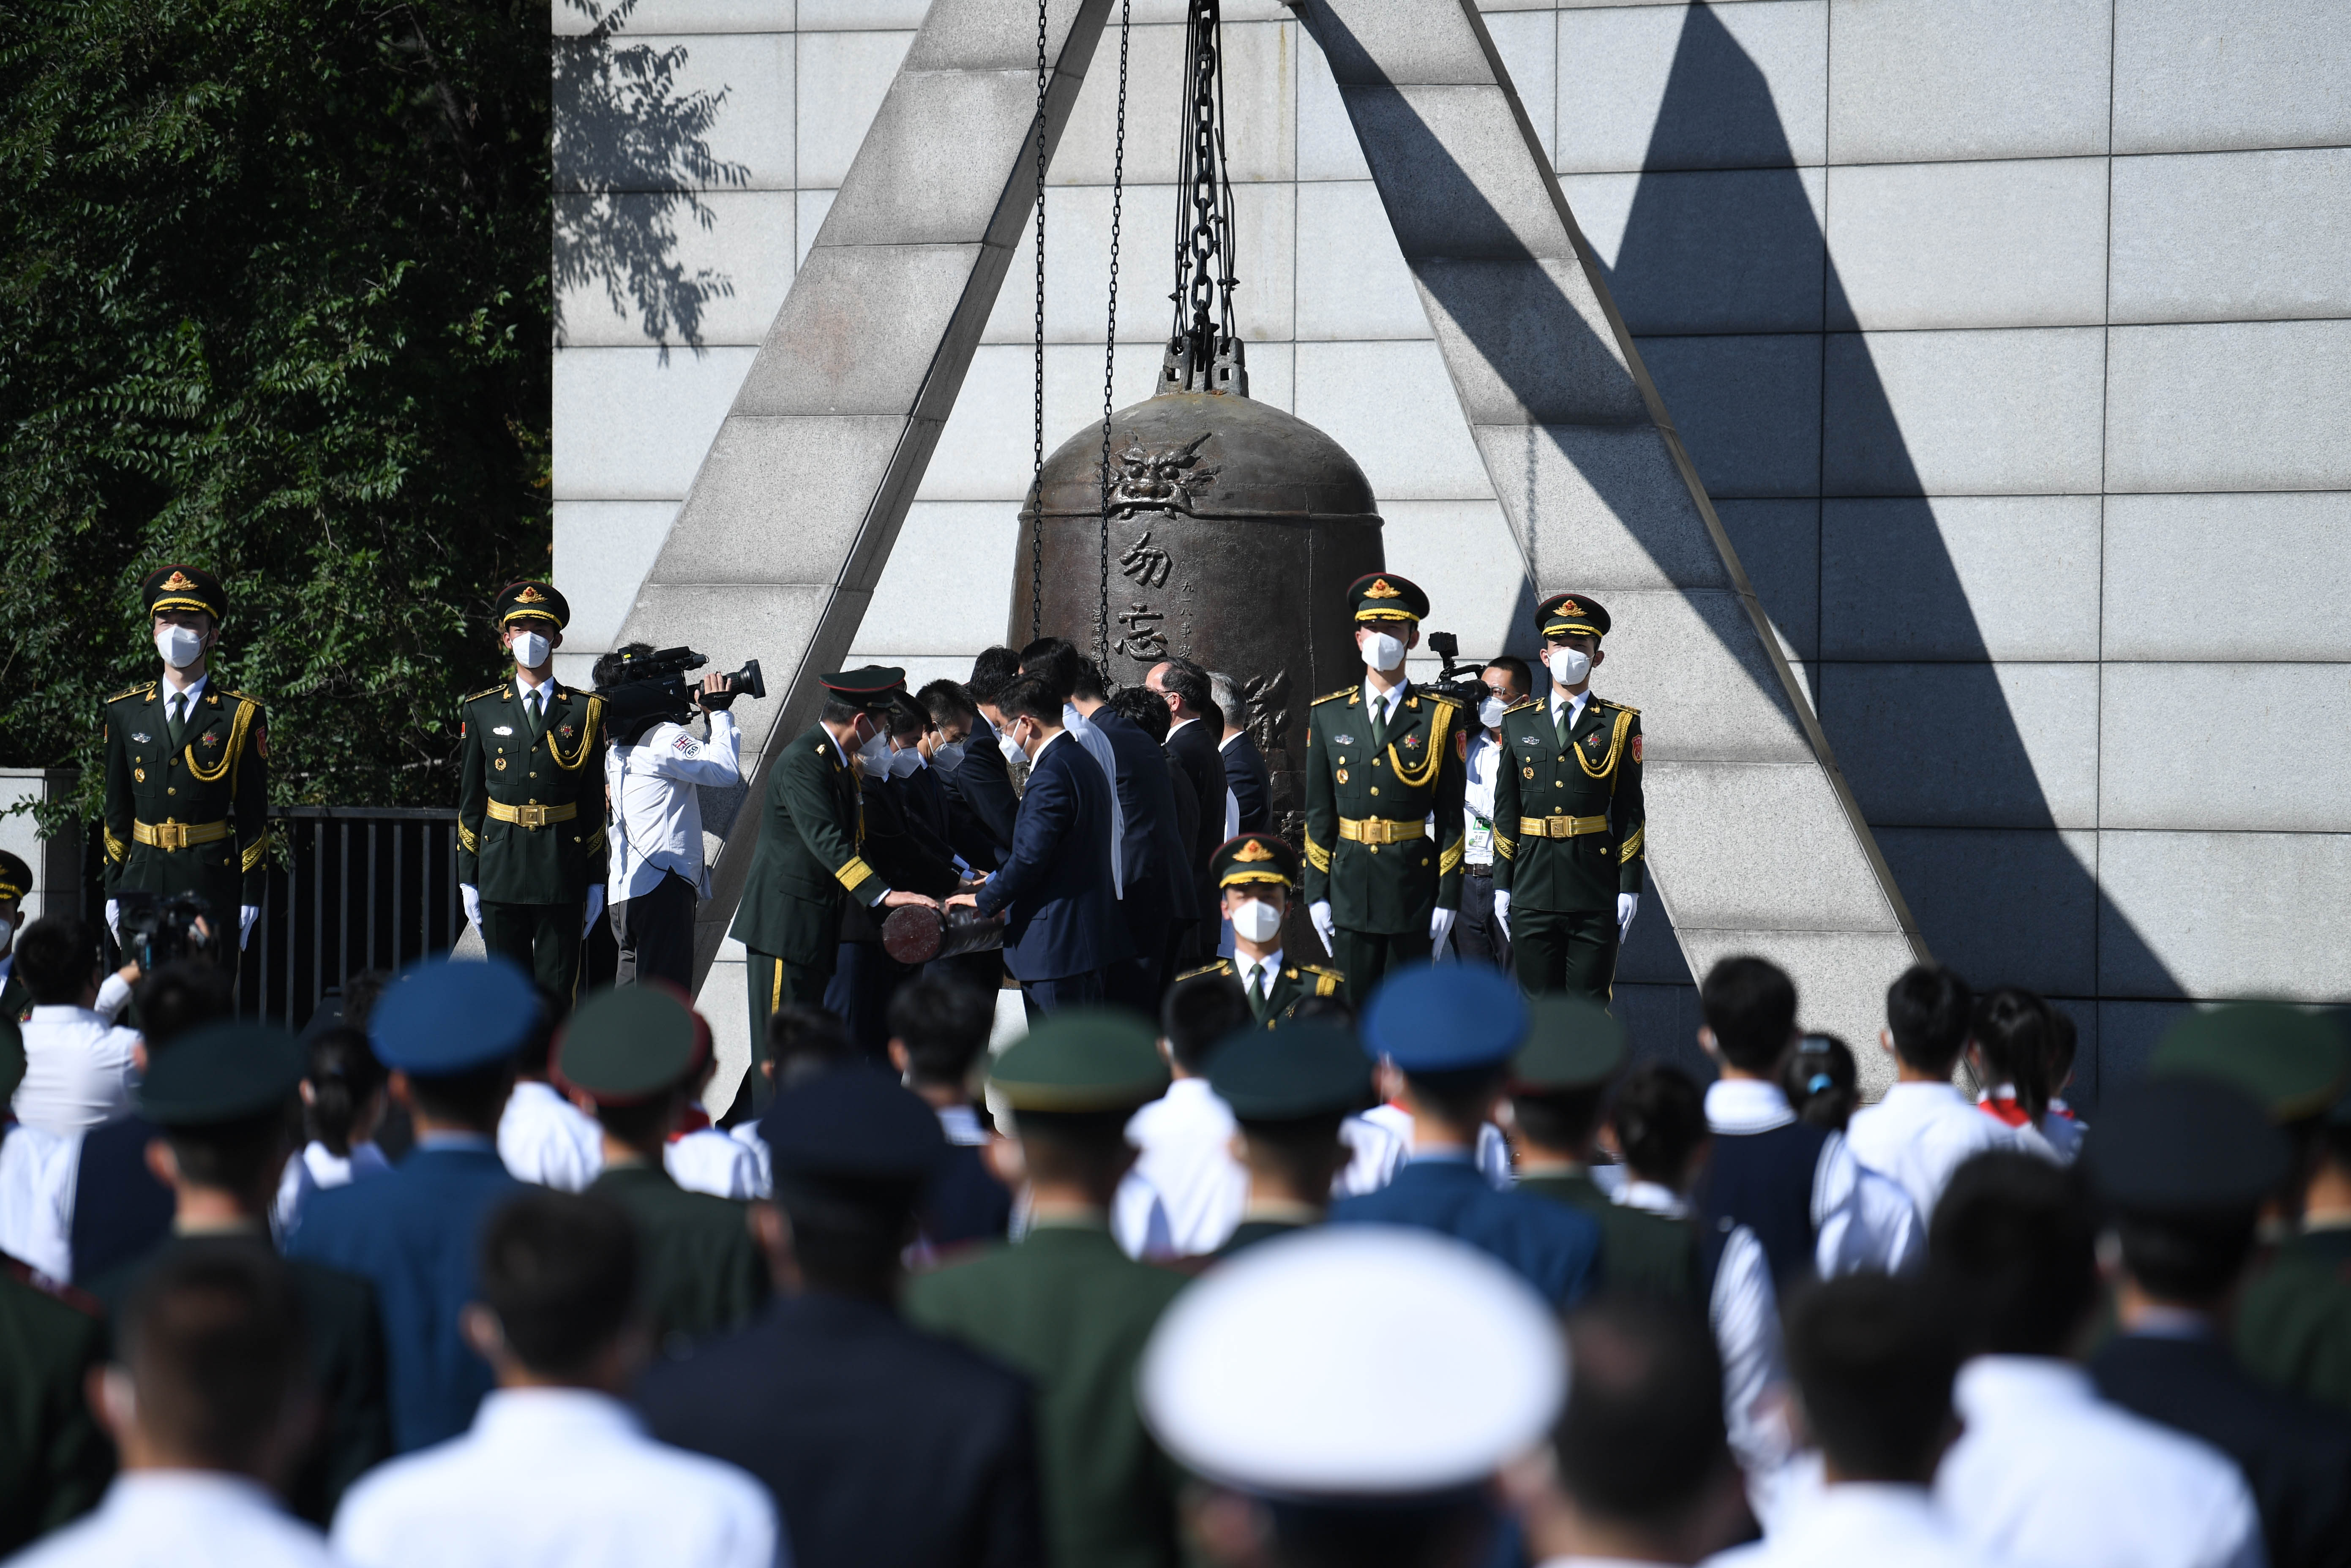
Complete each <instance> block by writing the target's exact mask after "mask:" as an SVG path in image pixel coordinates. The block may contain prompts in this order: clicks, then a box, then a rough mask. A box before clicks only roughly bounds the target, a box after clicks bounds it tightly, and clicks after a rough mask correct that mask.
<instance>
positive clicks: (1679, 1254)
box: [1510, 992, 1699, 1301]
mask: <svg viewBox="0 0 2351 1568" xmlns="http://www.w3.org/2000/svg"><path fill="white" fill-rule="evenodd" d="M1630 1055H1631V1050H1630V1048H1629V1047H1628V1046H1627V1044H1625V1029H1624V1025H1622V1024H1620V1023H1617V1022H1616V1021H1615V1020H1614V1018H1611V1017H1609V1016H1608V1014H1607V1013H1606V1012H1604V1011H1603V1010H1602V1009H1601V1008H1600V1007H1598V1006H1597V1005H1595V1004H1593V1002H1589V1001H1586V1000H1585V999H1584V998H1583V997H1580V996H1571V995H1565V994H1562V993H1559V992H1551V993H1547V994H1544V995H1541V996H1537V997H1535V998H1533V999H1532V1000H1531V1002H1529V1003H1528V1004H1527V1042H1526V1044H1523V1045H1521V1046H1520V1047H1519V1051H1518V1054H1517V1055H1515V1056H1513V1057H1511V1058H1510V1099H1511V1103H1512V1105H1513V1106H1514V1108H1516V1109H1517V1110H1518V1112H1519V1115H1518V1116H1515V1117H1514V1118H1513V1121H1512V1129H1511V1141H1512V1143H1513V1144H1514V1145H1515V1146H1516V1147H1515V1149H1514V1151H1513V1152H1514V1153H1515V1154H1516V1155H1517V1157H1518V1163H1519V1172H1518V1189H1519V1190H1520V1191H1521V1192H1531V1193H1532V1194H1534V1195H1535V1196H1536V1197H1538V1198H1547V1199H1551V1200H1552V1202H1554V1203H1561V1204H1564V1205H1566V1206H1567V1207H1568V1208H1570V1209H1573V1210H1579V1211H1581V1212H1583V1213H1585V1214H1589V1215H1590V1216H1592V1218H1593V1220H1597V1221H1599V1224H1600V1284H1601V1286H1602V1287H1603V1288H1604V1289H1608V1290H1616V1291H1636V1292H1639V1293H1643V1294H1646V1295H1656V1296H1667V1297H1670V1298H1672V1299H1675V1300H1678V1301H1695V1300H1696V1299H1698V1276H1699V1261H1698V1230H1697V1227H1695V1226H1693V1225H1692V1224H1690V1222H1689V1221H1687V1220H1672V1219H1668V1218H1667V1217H1666V1216H1665V1215H1662V1214H1648V1213H1644V1212H1642V1211H1641V1210H1637V1209H1627V1208H1625V1207H1624V1206H1623V1205H1622V1204H1619V1203H1616V1202H1614V1200H1612V1199H1610V1198H1609V1196H1608V1194H1607V1193H1606V1192H1605V1191H1604V1190H1603V1189H1601V1186H1600V1184H1599V1183H1598V1182H1596V1181H1594V1180H1593V1179H1592V1177H1591V1175H1590V1173H1589V1172H1588V1171H1587V1170H1586V1168H1585V1167H1584V1163H1583V1162H1584V1160H1585V1159H1586V1158H1589V1157H1590V1154H1591V1147H1590V1146H1591V1142H1592V1138H1593V1133H1594V1132H1595V1131H1596V1130H1597V1129H1598V1127H1599V1123H1600V1108H1601V1102H1602V1101H1603V1099H1604V1098H1605V1096H1606V1095H1607V1093H1608V1085H1610V1084H1611V1083H1613V1082H1614V1081H1615V1078H1616V1075H1617V1074H1619V1073H1621V1072H1623V1071H1624V1069H1625V1062H1626V1060H1627V1059H1628V1058H1629V1057H1630ZM1538 1128H1540V1129H1541V1130H1542V1132H1543V1133H1544V1134H1545V1136H1547V1137H1560V1138H1562V1139H1566V1140H1571V1141H1572V1142H1573V1145H1574V1146H1575V1147H1556V1148H1554V1147H1541V1146H1539V1145H1537V1144H1536V1143H1535V1142H1534V1135H1535V1133H1536V1130H1537V1129H1538Z"/></svg>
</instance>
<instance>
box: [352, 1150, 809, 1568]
mask: <svg viewBox="0 0 2351 1568" xmlns="http://www.w3.org/2000/svg"><path fill="white" fill-rule="evenodd" d="M481 1255H482V1270H481V1293H482V1296H483V1300H482V1301H480V1302H477V1303H475V1304H474V1305H473V1306H470V1307H468V1308H467V1309H466V1310H465V1337H466V1340H467V1342H468V1343H470V1344H471V1345H473V1346H474V1347H475V1349H476V1350H478V1351H480V1352H481V1354H482V1355H484V1356H485V1357H486V1358H487V1359H488V1361H489V1362H490V1365H491V1366H493V1367H494V1368H495V1369H496V1373H497V1378H498V1386H497V1388H496V1391H495V1392H493V1393H492V1394H491V1395H490V1396H489V1397H487V1398H486V1399H484V1400H483V1401H482V1405H481V1408H480V1410H479V1411H478V1412H477V1413H476V1414H475V1417H474V1424H473V1426H472V1427H471V1428H469V1429H468V1430H467V1431H465V1433H464V1434H463V1435H462V1436H459V1437H455V1438H450V1439H449V1440H448V1441H446V1442H443V1443H437V1444H434V1446H433V1447H431V1448H427V1449H419V1450H417V1451H416V1452H414V1453H412V1454H408V1455H405V1456H403V1457H402V1458H401V1459H394V1460H392V1462H391V1463H389V1464H386V1465H383V1466H381V1467H379V1468H378V1469H374V1470H371V1471H370V1472H369V1473H368V1474H367V1475H365V1476H363V1477H361V1478H360V1480H359V1481H358V1483H357V1484H355V1485H354V1486H353V1487H352V1488H351V1490H350V1491H349V1492H347V1493H345V1494H344V1497H343V1502H342V1506H341V1507H340V1509H338V1510H337V1511H336V1513H335V1529H334V1547H335V1551H336V1553H337V1554H338V1555H339V1556H340V1557H341V1558H342V1559H343V1560H344V1561H345V1562H346V1563H350V1564H353V1565H355V1568H413V1565H427V1564H429V1565H430V1568H512V1565H513V1564H517V1563H695V1564H698V1565H701V1568H774V1565H775V1564H777V1563H781V1562H785V1561H788V1559H789V1553H788V1552H782V1551H780V1550H779V1546H778V1534H779V1532H778V1521H777V1519H776V1510H775V1504H774V1502H773V1501H771V1500H770V1499H769V1497H768V1490H767V1489H766V1488H765V1487H763V1486H761V1485H760V1484H759V1483H758V1481H757V1480H753V1479H752V1478H751V1477H750V1476H749V1475H747V1473H745V1472H744V1471H742V1470H739V1469H736V1468H735V1467H734V1466H732V1465H729V1464H724V1463H722V1462H720V1461H719V1460H716V1459H707V1458H705V1457H704V1456H702V1455H700V1454H692V1453H688V1452H686V1451H685V1450H684V1449H674V1448H671V1447H669V1446H668V1445H667V1444H664V1443H658V1442H655V1441H654V1440H653V1439H652V1438H648V1437H646V1436H645V1435H644V1428H643V1424H642V1423H641V1422H640V1421H639V1420H638V1418H637V1417H636V1414H635V1413H634V1412H633V1411H632V1410H631V1409H630V1408H629V1407H628V1406H627V1405H626V1404H624V1403H622V1398H621V1396H622V1393H623V1391H625V1390H626V1389H627V1388H628V1387H629V1386H631V1385H632V1383H633V1382H634V1381H635V1378H636V1376H637V1373H638V1372H639V1370H640V1369H641V1368H642V1366H643V1362H644V1360H645V1357H646V1355H647V1353H648V1351H649V1348H650V1345H649V1342H648V1339H647V1336H646V1334H645V1330H644V1326H643V1323H642V1322H641V1321H640V1320H639V1318H638V1316H637V1308H636V1304H635V1303H636V1293H637V1292H636V1284H637V1270H638V1262H637V1239H636V1233H635V1231H634V1230H633V1229H632V1225H631V1222H630V1220H629V1217H628V1216H627V1214H626V1213H624V1212H623V1211H622V1210H620V1209H619V1208H618V1207H617V1206H615V1205H613V1204H611V1203H609V1202H607V1201H605V1200H603V1199H599V1198H591V1197H585V1196H577V1195H573V1194H570V1193H559V1192H535V1193H529V1194H527V1195H526V1196H524V1197H522V1198H518V1199H512V1200H511V1201H509V1202H508V1203H507V1205H506V1206H505V1207H503V1208H501V1209H499V1210H496V1212H494V1213H493V1214H492V1215H491V1217H490V1219H489V1220H488V1222H487V1223H486V1225H485V1226H484V1228H483V1235H482V1243H481Z"/></svg>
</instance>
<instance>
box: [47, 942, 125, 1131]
mask: <svg viewBox="0 0 2351 1568" xmlns="http://www.w3.org/2000/svg"><path fill="white" fill-rule="evenodd" d="M16 971H17V972H18V973H19V974H20V975H21V976H22V977H23V979H24V981H25V984H26V988H27V989H29V990H30V991H31V992H32V997H33V1011H32V1014H31V1016H29V1017H28V1018H26V1021H25V1023H23V1025H22V1026H21V1027H22V1033H23V1035H24V1044H25V1081H24V1083H23V1084H21V1085H18V1086H17V1089H16V1119H17V1120H18V1121H20V1122H22V1123H24V1124H25V1125H26V1127H37V1128H39V1129H40V1130H41V1131H43V1132H47V1133H53V1134H57V1135H58V1136H60V1137H63V1136H66V1135H68V1134H71V1133H75V1132H79V1131H82V1130H84V1129H86V1128H89V1127H97V1126H99V1124H100V1123H103V1122H110V1121H113V1120H115V1119H116V1118H118V1117H120V1116H128V1115H129V1114H130V1112H131V1091H132V1089H134V1088H135V1087H137V1085H138V1082H139V1070H138V1064H137V1063H136V1062H135V1061H134V1059H133V1056H132V1053H133V1052H134V1051H135V1050H136V1048H137V1047H138V1044H139V1032H138V1031H137V1030H135V1029H124V1028H120V1027H119V1026H117V1024H116V1023H115V1022H114V1019H115V1015H116V1014H117V1013H119V1012H121V1010H122V1004H123V1003H124V1002H127V1001H129V1000H130V997H131V981H134V980H136V979H137V978H138V974H139V971H138V967H137V966H136V965H126V966H124V968H123V969H122V971H120V972H118V973H116V974H112V975H107V974H104V973H103V972H102V971H100V970H99V959H98V933H97V932H96V931H95V930H93V929H91V928H90V927H89V924H88V923H86V922H84V921H82V920H79V919H72V918H70V917H63V918H60V917H54V916H53V917H50V918H47V919H38V920H35V921H34V922H33V923H32V924H31V925H29V926H26V928H25V929H24V930H23V931H22V932H21V933H20V934H19V935H18V936H17V938H16Z"/></svg>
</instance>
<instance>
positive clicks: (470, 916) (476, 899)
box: [457, 882, 482, 931]
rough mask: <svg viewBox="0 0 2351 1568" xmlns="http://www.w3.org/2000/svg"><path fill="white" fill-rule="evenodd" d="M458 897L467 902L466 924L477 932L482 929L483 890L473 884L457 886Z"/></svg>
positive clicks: (465, 883) (464, 883)
mask: <svg viewBox="0 0 2351 1568" xmlns="http://www.w3.org/2000/svg"><path fill="white" fill-rule="evenodd" d="M457 897H459V898H463V899H464V900H465V923H466V924H467V925H469V926H471V927H473V928H474V929H475V930H477V931H478V930H480V929H482V890H481V889H480V888H476V887H475V886H474V885H473V884H472V883H471V882H460V883H458V884H457Z"/></svg>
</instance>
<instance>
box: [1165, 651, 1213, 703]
mask: <svg viewBox="0 0 2351 1568" xmlns="http://www.w3.org/2000/svg"><path fill="white" fill-rule="evenodd" d="M1159 686H1160V689H1161V690H1162V691H1173V692H1174V693H1175V695H1176V697H1177V698H1178V699H1179V700H1181V701H1182V702H1183V704H1184V706H1185V707H1186V708H1189V709H1190V710H1192V711H1194V712H1195V713H1201V714H1206V713H1207V711H1208V710H1210V709H1211V708H1214V707H1215V706H1216V705H1217V697H1216V693H1215V692H1214V691H1210V690H1209V688H1208V672H1207V670H1203V669H1202V668H1200V666H1198V665H1196V664H1195V663H1193V662H1192V661H1191V660H1190V659H1167V660H1166V661H1165V668H1163V669H1162V670H1160V672H1159Z"/></svg>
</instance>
